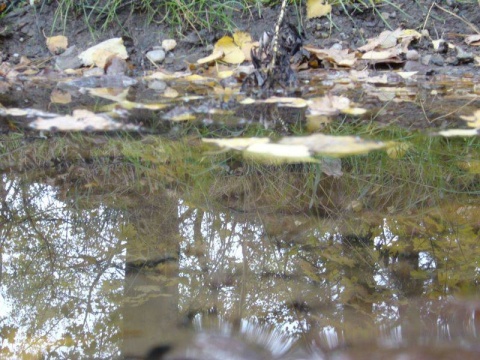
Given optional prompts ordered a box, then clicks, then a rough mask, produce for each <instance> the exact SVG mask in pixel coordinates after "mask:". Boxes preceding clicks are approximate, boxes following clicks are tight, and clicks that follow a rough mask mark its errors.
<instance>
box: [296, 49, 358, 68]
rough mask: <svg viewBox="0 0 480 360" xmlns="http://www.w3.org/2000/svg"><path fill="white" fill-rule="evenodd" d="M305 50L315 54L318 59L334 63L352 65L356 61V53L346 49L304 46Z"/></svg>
mask: <svg viewBox="0 0 480 360" xmlns="http://www.w3.org/2000/svg"><path fill="white" fill-rule="evenodd" d="M303 48H304V49H305V50H307V51H309V52H311V53H312V54H315V56H316V57H317V58H318V59H319V60H327V61H329V62H331V63H332V64H334V65H338V66H347V67H352V66H353V65H354V64H355V62H356V61H357V56H356V53H354V52H350V51H349V50H348V49H343V50H336V49H318V48H316V47H313V46H308V45H307V46H304V47H303Z"/></svg>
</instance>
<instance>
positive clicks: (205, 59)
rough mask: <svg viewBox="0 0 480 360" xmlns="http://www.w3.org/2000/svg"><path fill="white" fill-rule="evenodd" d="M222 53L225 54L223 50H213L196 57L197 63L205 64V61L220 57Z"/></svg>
mask: <svg viewBox="0 0 480 360" xmlns="http://www.w3.org/2000/svg"><path fill="white" fill-rule="evenodd" d="M223 55H225V54H224V52H223V50H214V51H213V53H211V54H210V55H208V56H206V57H204V58H201V59H198V60H197V64H206V63H209V62H212V61H215V60H218V59H221V58H222V57H223Z"/></svg>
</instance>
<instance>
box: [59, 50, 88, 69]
mask: <svg viewBox="0 0 480 360" xmlns="http://www.w3.org/2000/svg"><path fill="white" fill-rule="evenodd" d="M77 55H78V49H77V47H76V46H75V45H73V46H70V47H69V48H68V49H67V50H65V51H64V52H63V54H61V55H59V56H56V57H55V67H56V68H57V69H60V70H66V69H78V68H80V67H81V66H82V61H81V60H80V58H79V57H78V56H77Z"/></svg>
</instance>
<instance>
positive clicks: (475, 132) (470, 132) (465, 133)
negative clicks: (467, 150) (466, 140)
mask: <svg viewBox="0 0 480 360" xmlns="http://www.w3.org/2000/svg"><path fill="white" fill-rule="evenodd" d="M438 134H439V135H442V136H445V137H453V136H461V137H469V136H479V135H480V129H449V130H442V131H439V132H438Z"/></svg>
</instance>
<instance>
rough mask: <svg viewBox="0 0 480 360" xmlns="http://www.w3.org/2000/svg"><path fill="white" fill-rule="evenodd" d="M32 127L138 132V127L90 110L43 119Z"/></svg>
mask: <svg viewBox="0 0 480 360" xmlns="http://www.w3.org/2000/svg"><path fill="white" fill-rule="evenodd" d="M30 127H32V128H33V129H35V130H43V131H111V130H138V126H135V125H130V124H122V123H119V122H116V121H114V120H113V119H111V118H110V117H109V116H108V115H106V114H95V113H93V112H91V111H88V110H83V109H79V110H74V111H73V114H72V115H63V116H62V115H58V116H57V117H54V118H49V119H45V118H41V117H38V118H37V119H36V120H34V121H32V122H31V123H30Z"/></svg>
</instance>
